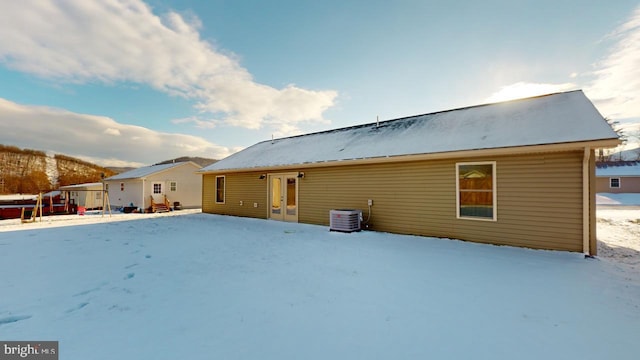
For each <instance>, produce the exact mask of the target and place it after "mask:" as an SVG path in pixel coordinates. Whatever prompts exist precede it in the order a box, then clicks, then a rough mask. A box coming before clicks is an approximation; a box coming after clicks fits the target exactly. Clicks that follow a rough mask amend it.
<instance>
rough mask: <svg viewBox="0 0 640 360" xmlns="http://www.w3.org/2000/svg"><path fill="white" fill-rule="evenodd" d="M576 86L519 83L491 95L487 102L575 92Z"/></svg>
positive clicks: (567, 84)
mask: <svg viewBox="0 0 640 360" xmlns="http://www.w3.org/2000/svg"><path fill="white" fill-rule="evenodd" d="M575 88H576V85H575V84H573V83H563V84H541V83H528V82H517V83H515V84H511V85H507V86H503V87H502V88H501V89H500V90H498V91H496V92H495V93H493V94H491V96H489V97H488V98H487V99H485V101H486V102H490V103H491V102H499V101H507V100H513V99H520V98H526V97H531V96H538V95H545V94H552V93H557V92H562V91H568V90H573V89H575Z"/></svg>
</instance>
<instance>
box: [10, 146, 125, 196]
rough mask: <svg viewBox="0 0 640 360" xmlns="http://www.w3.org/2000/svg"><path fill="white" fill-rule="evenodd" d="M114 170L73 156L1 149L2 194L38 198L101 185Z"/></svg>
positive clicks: (29, 150)
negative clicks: (66, 189)
mask: <svg viewBox="0 0 640 360" xmlns="http://www.w3.org/2000/svg"><path fill="white" fill-rule="evenodd" d="M115 174H116V172H114V171H113V170H110V169H107V168H104V167H101V166H98V165H96V164H92V163H89V162H86V161H83V160H80V159H76V158H73V157H71V156H66V155H61V154H47V153H45V152H44V151H40V150H33V149H21V148H19V147H16V146H6V145H0V194H36V193H38V192H48V191H51V190H55V189H57V188H58V187H60V186H64V185H73V184H81V183H88V182H99V181H100V180H101V179H102V178H103V177H107V176H113V175H115Z"/></svg>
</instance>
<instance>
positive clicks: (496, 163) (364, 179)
mask: <svg viewBox="0 0 640 360" xmlns="http://www.w3.org/2000/svg"><path fill="white" fill-rule="evenodd" d="M618 144H619V140H618V136H617V135H616V133H615V132H614V131H613V130H612V128H611V126H610V125H609V124H607V122H606V121H605V120H604V119H603V117H602V116H601V115H600V113H598V111H597V110H596V108H595V107H594V106H593V104H592V103H591V102H590V101H589V99H587V97H586V96H585V95H584V94H583V92H582V91H572V92H566V93H558V94H551V95H545V96H538V97H532V98H527V99H521V100H514V101H508V102H503V103H496V104H487V105H479V106H472V107H467V108H461V109H456V110H449V111H441V112H436V113H431V114H426V115H418V116H412V117H407V118H401V119H396V120H388V121H381V122H379V123H372V124H365V125H358V126H352V127H348V128H343V129H336V130H329V131H324V132H318V133H312V134H307V135H301V136H293V137H288V138H283V139H275V140H268V141H264V142H260V143H258V144H255V145H253V146H251V147H249V148H246V149H244V150H242V151H240V152H238V153H235V154H233V155H231V156H229V157H227V158H225V159H223V160H221V161H219V162H217V163H215V164H212V165H210V166H207V167H205V168H203V169H202V170H201V171H200V172H201V173H202V174H203V193H202V205H203V206H202V210H203V212H206V213H213V214H227V215H236V216H248V217H255V218H265V219H267V218H268V219H275V220H284V221H294V222H303V223H311V224H322V225H328V224H329V223H330V211H331V210H332V209H361V210H363V218H364V222H365V223H366V225H367V226H366V227H367V228H369V229H372V230H377V231H386V232H393V233H403V234H417V235H424V236H435V237H441V238H453V239H462V240H469V241H476V242H482V243H491V244H500V245H513V246H523V247H531V248H541V249H556V250H567V251H578V252H584V253H586V254H591V255H595V253H596V234H595V232H596V221H595V156H594V149H596V148H609V147H615V146H617V145H618ZM369 204H371V206H369Z"/></svg>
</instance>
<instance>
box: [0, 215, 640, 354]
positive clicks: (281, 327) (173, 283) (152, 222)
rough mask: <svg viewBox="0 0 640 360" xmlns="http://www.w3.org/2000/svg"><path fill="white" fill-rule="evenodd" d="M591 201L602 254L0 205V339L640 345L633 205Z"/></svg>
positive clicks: (366, 347)
mask: <svg viewBox="0 0 640 360" xmlns="http://www.w3.org/2000/svg"><path fill="white" fill-rule="evenodd" d="M598 211H599V213H598V216H599V218H600V217H601V213H600V211H601V210H598ZM603 211H605V213H602V216H603V217H602V219H600V220H599V223H598V227H599V230H600V231H601V235H602V236H604V237H607V238H608V239H612V241H613V240H615V241H618V242H619V243H620V244H618V245H616V244H613V243H611V244H609V245H606V244H605V246H608V247H609V250H610V254H609V255H611V256H602V257H600V258H599V259H584V257H583V256H582V255H581V254H575V253H566V252H554V251H536V250H529V249H520V248H512V247H498V246H490V245H480V244H474V243H468V242H461V241H452V240H442V239H431V238H424V237H413V236H401V235H392V234H385V233H373V232H360V233H353V234H342V233H331V232H329V231H327V227H322V226H313V225H304V224H289V223H281V222H275V221H265V220H257V219H247V218H234V217H226V216H216V215H208V214H199V213H194V212H193V211H183V212H175V213H169V214H163V215H159V214H150V215H141V214H127V215H118V216H114V217H112V218H109V217H105V218H102V217H100V216H96V215H92V216H84V217H78V216H70V217H58V218H55V219H53V218H45V219H44V221H43V222H42V223H34V224H23V225H20V224H17V223H16V222H15V221H10V220H6V221H1V222H0V274H2V286H1V288H0V289H1V290H0V339H2V340H58V341H59V342H60V359H65V360H70V359H77V360H85V359H92V360H97V359H427V358H430V359H637V358H638V354H640V341H639V339H640V338H639V335H638V334H640V272H639V271H638V254H639V251H640V247H638V248H636V249H635V250H634V249H633V248H632V246H634V245H630V246H631V247H625V246H627V245H625V244H626V243H625V241H624V239H626V240H633V239H631V238H630V237H631V236H636V235H637V234H639V232H638V229H639V228H640V221H638V220H637V219H638V218H640V215H639V212H638V211H637V210H636V211H633V210H619V209H618V210H616V209H606V210H603ZM615 211H622V212H624V214H623V213H620V212H618V213H616V212H615ZM176 215H180V216H176ZM127 219H137V220H135V221H124V220H127ZM18 222H19V221H18ZM66 225H75V226H66ZM625 229H626V230H625ZM633 234H635V235H633ZM637 239H638V236H636V237H635V240H636V241H637ZM616 247H621V248H624V249H629V250H630V251H631V252H630V253H629V254H630V255H631V256H629V257H626V256H617V255H619V254H620V252H616V251H615V250H616ZM601 251H602V250H601ZM625 251H626V250H625ZM633 251H635V253H634V252H633ZM603 252H604V253H606V251H603Z"/></svg>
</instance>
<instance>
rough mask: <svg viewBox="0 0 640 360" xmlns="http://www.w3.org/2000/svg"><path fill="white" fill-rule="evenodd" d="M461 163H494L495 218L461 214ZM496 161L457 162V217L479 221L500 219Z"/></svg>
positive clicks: (492, 168)
mask: <svg viewBox="0 0 640 360" xmlns="http://www.w3.org/2000/svg"><path fill="white" fill-rule="evenodd" d="M460 165H492V166H491V171H492V175H491V176H493V181H492V183H493V189H492V192H493V200H492V201H493V218H492V219H490V218H482V217H475V216H460ZM496 167H497V166H496V162H495V161H476V162H459V163H456V179H455V180H456V218H458V219H464V220H477V221H498V178H497V177H496Z"/></svg>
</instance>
